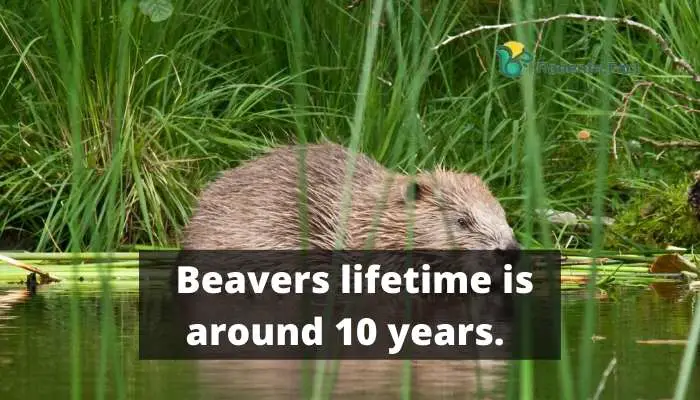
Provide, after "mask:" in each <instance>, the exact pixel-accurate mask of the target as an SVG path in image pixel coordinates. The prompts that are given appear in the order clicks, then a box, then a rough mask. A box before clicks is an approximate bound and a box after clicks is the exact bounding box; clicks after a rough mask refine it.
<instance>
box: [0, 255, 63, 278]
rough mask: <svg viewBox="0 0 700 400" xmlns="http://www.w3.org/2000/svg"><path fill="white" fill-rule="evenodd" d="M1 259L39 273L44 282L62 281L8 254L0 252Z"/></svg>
mask: <svg viewBox="0 0 700 400" xmlns="http://www.w3.org/2000/svg"><path fill="white" fill-rule="evenodd" d="M0 260H2V261H5V262H6V263H8V264H10V265H14V266H15V267H19V268H22V269H24V270H27V271H29V272H34V273H36V274H38V275H39V276H40V277H41V280H42V282H43V283H51V282H60V281H61V280H60V279H58V278H54V277H52V276H51V275H49V274H47V273H46V272H44V271H42V270H40V269H39V268H37V267H34V266H32V265H29V264H27V263H23V262H21V261H17V260H15V259H14V258H10V257H7V256H4V255H2V254H0Z"/></svg>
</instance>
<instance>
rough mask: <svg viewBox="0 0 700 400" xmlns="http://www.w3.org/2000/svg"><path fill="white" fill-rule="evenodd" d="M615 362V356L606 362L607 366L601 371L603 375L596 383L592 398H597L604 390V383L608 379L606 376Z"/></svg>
mask: <svg viewBox="0 0 700 400" xmlns="http://www.w3.org/2000/svg"><path fill="white" fill-rule="evenodd" d="M616 364H617V357H613V358H612V359H611V360H610V362H609V363H608V367H607V368H605V371H603V376H602V377H601V379H600V382H599V383H598V388H597V389H596V391H595V396H593V400H597V399H598V398H599V397H600V395H601V394H603V390H605V383H606V382H607V381H608V376H610V374H611V373H612V371H613V369H614V368H615V365H616Z"/></svg>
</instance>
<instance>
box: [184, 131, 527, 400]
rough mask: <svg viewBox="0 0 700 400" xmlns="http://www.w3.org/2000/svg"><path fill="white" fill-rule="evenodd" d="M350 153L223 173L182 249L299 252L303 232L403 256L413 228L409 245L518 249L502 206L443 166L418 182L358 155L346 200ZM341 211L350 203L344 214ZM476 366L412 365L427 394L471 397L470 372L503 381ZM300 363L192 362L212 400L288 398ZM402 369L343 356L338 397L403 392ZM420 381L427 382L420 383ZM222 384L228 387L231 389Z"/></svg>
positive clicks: (296, 148)
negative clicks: (235, 395)
mask: <svg viewBox="0 0 700 400" xmlns="http://www.w3.org/2000/svg"><path fill="white" fill-rule="evenodd" d="M301 150H305V169H304V171H305V172H306V173H305V175H304V177H305V181H306V182H305V187H306V190H305V194H306V203H305V209H306V218H305V220H304V219H302V218H301V215H303V208H302V207H299V204H300V199H301V198H302V195H301V194H302V193H303V192H304V191H302V190H300V189H299V188H300V173H299V171H300V168H299V166H300V165H299V153H300V151H301ZM350 155H351V152H350V150H349V149H347V148H345V147H343V146H341V145H338V144H332V143H320V144H309V145H288V146H282V147H278V148H275V149H273V150H272V151H270V152H269V153H267V154H264V155H262V156H261V157H259V158H256V159H253V160H251V161H248V162H245V163H243V164H242V165H240V166H239V167H237V168H233V169H230V170H227V171H224V172H223V173H222V174H221V175H220V176H219V178H217V179H215V180H214V181H213V182H212V183H210V184H209V185H208V186H207V187H206V188H205V189H204V190H203V191H202V193H201V194H200V196H199V199H198V202H197V206H196V208H195V211H194V213H193V216H192V218H191V220H190V222H189V224H188V226H187V227H186V228H185V231H184V238H183V249H185V250H295V249H300V248H302V247H303V245H304V241H303V235H302V232H304V231H305V232H306V236H307V241H306V244H307V245H308V247H309V248H315V249H321V250H332V249H337V248H343V249H346V250H355V249H367V248H372V249H376V250H383V249H384V250H402V249H404V248H406V245H407V244H408V243H409V230H410V232H411V236H412V237H411V243H412V247H413V248H420V249H435V250H441V249H453V248H459V249H467V250H518V249H519V248H520V246H519V244H518V242H517V240H516V239H515V236H514V234H513V230H512V229H511V227H510V226H509V224H508V222H507V220H506V214H505V212H504V210H503V208H502V206H501V205H500V203H499V201H498V200H497V199H496V198H495V197H494V196H493V194H492V193H491V192H490V190H489V189H488V187H487V186H486V184H485V183H484V182H483V180H482V179H480V178H479V177H478V176H476V175H474V174H469V173H456V172H451V171H447V170H446V169H444V168H440V167H439V168H436V169H435V170H433V171H420V172H419V173H418V174H416V176H415V178H414V177H411V176H408V175H406V174H401V173H397V172H392V171H390V170H389V169H387V168H385V167H384V166H382V165H381V164H380V163H379V162H377V161H376V160H374V159H372V158H370V157H368V156H366V155H363V154H355V157H356V158H355V160H354V171H353V175H352V181H351V184H350V190H349V193H348V195H349V201H348V203H345V202H344V198H343V196H344V190H343V189H344V188H345V179H346V168H347V160H348V157H349V156H350ZM344 205H349V207H348V208H347V209H346V210H347V214H346V215H344V213H343V210H344ZM300 209H301V211H300ZM345 218H346V219H345ZM303 221H305V226H306V230H304V228H303V226H304V223H303ZM344 221H345V224H344V225H343V222H344ZM342 226H345V227H346V228H345V229H342ZM481 363H482V364H481V367H480V368H479V366H478V365H477V366H476V368H475V364H476V363H475V362H473V361H457V362H452V363H448V362H440V361H422V362H414V363H413V364H414V365H413V366H414V374H415V375H417V380H416V382H419V387H424V386H425V388H424V389H425V390H428V392H430V393H431V394H434V392H435V390H436V388H435V387H434V386H430V387H429V388H428V386H429V385H430V384H431V383H430V382H433V383H435V384H436V385H437V386H440V388H439V389H441V390H445V388H444V387H443V386H444V384H445V383H444V379H443V380H439V379H438V380H436V379H435V376H434V374H437V375H440V376H442V377H450V379H452V378H454V379H452V380H453V381H454V382H458V383H459V385H458V386H459V387H458V388H452V387H451V388H449V390H450V391H452V390H465V391H466V392H467V393H471V392H472V390H475V388H476V386H477V385H476V384H472V385H467V386H468V387H467V388H465V387H463V386H464V383H465V382H471V379H472V378H473V377H474V376H481V379H482V384H484V383H485V381H483V380H484V378H485V377H490V378H492V379H491V380H489V379H486V381H488V382H489V386H491V385H495V383H494V382H495V381H498V380H499V378H501V377H502V372H501V369H502V367H504V363H502V362H497V363H495V365H490V364H489V365H484V364H483V363H484V362H483V361H482V362H481ZM300 365H301V364H300V363H299V362H298V361H295V360H226V361H223V360H222V361H211V360H207V361H201V362H199V363H198V366H199V370H198V375H199V376H200V379H201V380H202V383H204V385H205V386H206V387H210V388H211V389H212V392H211V393H209V394H213V395H215V397H216V398H218V396H216V395H217V394H220V395H221V397H222V398H224V396H226V395H228V393H230V391H229V390H236V391H239V392H240V391H244V390H245V391H248V390H249V391H251V392H254V393H256V395H261V394H263V392H265V393H269V394H271V395H274V396H280V395H292V394H293V393H297V394H298V393H299V390H300V388H299V387H298V383H299V382H300V378H299V375H300V374H301V369H300ZM402 365H403V364H402V362H401V361H397V360H391V361H390V360H373V361H365V360H363V361H354V360H343V361H342V362H341V364H340V367H339V368H340V370H341V371H342V372H345V373H341V374H339V376H338V380H337V382H336V385H335V389H334V393H335V394H336V395H339V396H340V397H341V398H342V397H352V396H356V395H357V394H358V392H357V391H358V390H359V389H361V388H362V389H363V390H366V391H367V392H368V393H392V394H393V392H394V391H396V390H398V389H396V388H398V387H400V385H398V384H397V383H398V382H399V381H400V378H401V376H402V375H401V374H402ZM479 369H480V371H478V370H479ZM242 371H246V372H249V373H243V372H242ZM430 371H433V372H432V373H431V372H430ZM438 371H439V372H438ZM238 376H241V377H244V378H242V379H241V380H236V381H235V383H234V381H232V380H231V379H233V378H232V377H238ZM421 376H423V377H424V378H426V377H427V378H426V379H427V380H426V379H418V378H420V377H421ZM222 382H231V385H233V386H234V388H228V387H225V386H222V385H223V384H222ZM359 382H361V384H359ZM426 385H428V386H426ZM490 388H492V387H490ZM287 397H289V396H287Z"/></svg>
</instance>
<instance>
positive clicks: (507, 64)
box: [496, 41, 533, 78]
mask: <svg viewBox="0 0 700 400" xmlns="http://www.w3.org/2000/svg"><path fill="white" fill-rule="evenodd" d="M496 57H497V58H498V70H499V71H500V72H501V74H503V75H505V76H507V77H509V78H517V77H519V76H520V75H522V73H523V69H525V67H526V66H527V65H528V64H529V63H530V62H531V61H532V58H533V57H532V54H530V53H528V52H527V51H526V50H525V45H524V44H522V43H520V42H516V41H510V42H505V43H503V44H502V45H500V46H498V47H497V48H496Z"/></svg>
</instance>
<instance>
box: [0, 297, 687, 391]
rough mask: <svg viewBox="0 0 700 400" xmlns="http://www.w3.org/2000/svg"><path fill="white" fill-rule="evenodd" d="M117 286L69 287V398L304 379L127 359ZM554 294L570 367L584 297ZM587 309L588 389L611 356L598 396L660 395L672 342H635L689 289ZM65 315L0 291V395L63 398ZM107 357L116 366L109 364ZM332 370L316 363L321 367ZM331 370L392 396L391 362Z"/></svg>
mask: <svg viewBox="0 0 700 400" xmlns="http://www.w3.org/2000/svg"><path fill="white" fill-rule="evenodd" d="M122 286H123V285H121V286H117V287H115V290H114V292H113V299H112V300H113V304H112V305H113V307H112V308H111V310H104V309H103V307H102V306H101V304H100V291H99V286H91V285H85V287H86V289H83V290H81V291H80V295H79V301H78V303H79V310H80V311H79V313H80V328H81V329H80V338H79V342H80V343H81V346H80V360H81V373H80V375H79V378H80V387H81V390H82V396H81V398H84V399H95V398H98V397H99V395H100V394H101V393H102V394H103V395H104V398H120V397H121V398H125V399H149V400H158V399H167V400H176V399H220V398H229V399H231V398H232V399H276V398H279V399H289V398H300V397H301V395H300V393H301V391H302V388H303V387H305V386H304V385H303V384H302V382H304V380H303V378H304V377H306V379H308V380H307V381H306V382H307V383H308V382H312V380H313V378H314V376H313V373H310V374H304V373H303V371H305V369H303V368H302V363H301V362H295V361H286V362H279V361H259V362H251V361H225V362H218V361H207V362H192V361H139V359H138V314H137V312H138V289H137V287H136V286H135V284H134V285H133V287H131V286H130V285H126V286H125V287H122ZM563 300H564V301H563V309H564V315H565V326H566V331H567V333H568V341H569V346H568V347H569V350H568V354H569V357H570V358H571V359H572V360H573V361H574V363H573V365H572V368H573V373H574V374H576V369H577V365H578V364H577V363H578V360H577V357H578V347H579V344H580V340H582V339H581V337H580V334H579V331H580V325H581V317H582V312H583V309H584V297H583V294H582V293H572V294H566V295H564V298H563ZM597 306H598V310H597V314H596V321H597V329H596V337H595V338H593V339H592V338H587V339H586V340H594V348H595V361H594V374H593V376H594V377H595V379H594V380H595V382H594V384H593V387H592V390H593V391H595V389H596V387H598V385H599V381H600V380H601V377H602V376H603V372H604V371H605V369H606V367H607V366H608V364H609V363H610V360H611V359H612V358H613V357H614V358H615V359H616V365H615V368H614V369H613V370H612V372H611V373H610V374H609V376H608V377H607V379H606V381H605V386H604V390H603V392H602V394H601V396H600V398H601V399H668V398H671V397H672V395H673V391H674V387H675V383H676V379H677V376H678V371H679V368H680V362H681V358H682V354H683V351H684V345H683V344H673V343H665V344H644V343H639V342H638V341H639V340H684V339H685V338H686V337H687V333H688V329H689V324H690V321H691V319H692V307H693V302H692V296H691V295H689V294H687V293H684V292H683V291H682V290H679V289H678V288H677V287H675V286H668V285H666V286H661V285H658V286H656V287H651V288H638V289H637V288H628V289H624V290H617V291H613V292H611V293H608V294H607V295H605V296H599V298H598V299H597ZM70 311H71V302H70V293H69V292H68V291H67V290H66V285H53V287H48V288H46V287H42V288H41V289H40V292H39V293H38V295H37V296H35V297H33V298H29V297H27V296H26V295H25V293H24V290H23V289H21V290H18V289H17V288H16V287H13V288H9V287H0V399H5V400H9V399H67V398H70V394H71V376H72V372H71V361H70V360H71V347H70V346H71V344H70V343H71V334H72V332H71V319H70V315H71V314H70ZM107 311H109V312H111V313H112V316H113V317H114V320H115V322H116V332H115V337H116V339H115V340H114V341H109V340H107V341H105V342H104V343H107V345H106V346H104V347H101V344H102V343H103V342H102V341H101V338H102V337H101V332H100V321H101V320H100V318H101V317H102V316H103V313H104V312H107ZM110 343H111V346H110ZM101 354H106V356H107V358H106V359H105V358H101ZM101 359H103V360H106V361H107V363H104V364H101V363H100V360H101ZM699 361H700V360H699ZM115 362H116V363H118V364H116V365H121V367H120V368H115ZM696 364H698V363H696ZM104 366H106V369H101V368H103V367H104ZM311 367H313V364H311ZM332 368H333V365H332V364H327V365H326V370H331V372H332ZM339 368H340V370H339V374H338V377H337V379H336V381H335V391H334V396H333V398H344V399H367V398H376V399H392V398H399V397H400V388H401V379H402V363H401V362H396V361H394V362H389V361H375V362H367V361H352V362H349V361H348V362H342V363H341V364H340V367H339ZM535 368H536V370H535V371H536V374H535V384H536V392H535V398H536V399H538V400H539V399H558V398H560V395H559V390H560V388H559V386H558V385H559V382H560V378H559V375H558V370H557V364H556V363H555V362H537V363H536V364H535ZM101 370H102V371H105V374H104V375H101V374H100V371H101ZM100 376H103V379H100V378H99V377H100ZM329 376H331V375H330V372H329ZM412 376H413V378H412V380H413V383H412V391H413V393H412V394H413V396H412V398H415V399H434V398H445V399H447V398H450V399H451V398H455V399H457V398H459V399H469V398H477V396H476V395H475V392H476V390H477V387H481V390H482V393H484V397H482V398H489V399H492V398H502V397H503V396H504V391H505V387H506V386H507V383H508V382H509V380H512V379H514V378H512V377H509V375H508V371H507V369H506V368H504V365H503V363H501V362H482V365H481V368H477V367H476V366H475V365H474V363H473V362H442V361H431V362H416V363H414V368H413V375H412ZM574 376H575V375H574ZM479 382H480V384H479ZM307 386H308V385H307ZM688 398H689V399H692V398H700V368H695V370H694V371H693V376H692V378H691V387H690V388H689V392H688Z"/></svg>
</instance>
